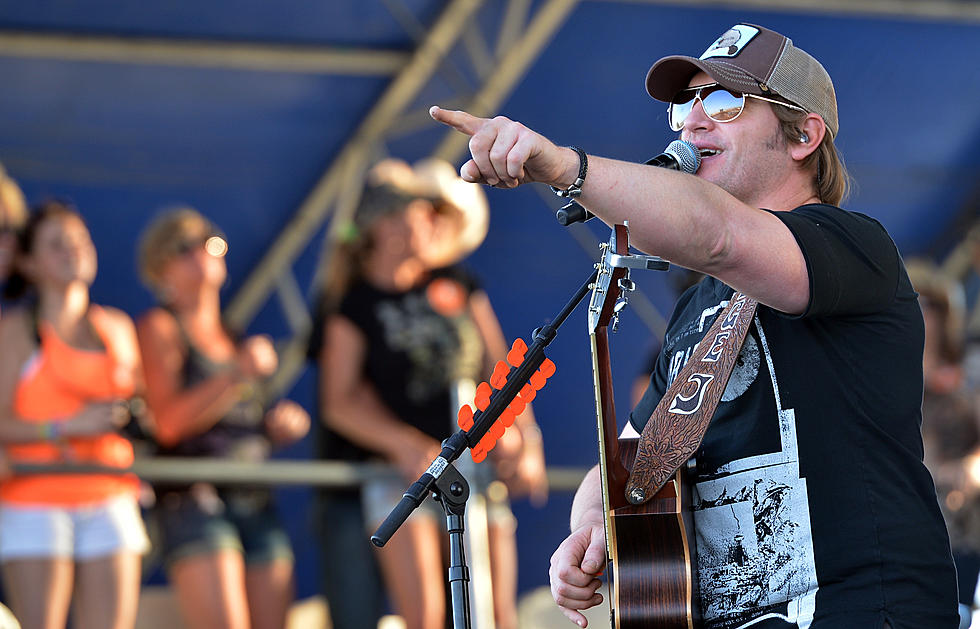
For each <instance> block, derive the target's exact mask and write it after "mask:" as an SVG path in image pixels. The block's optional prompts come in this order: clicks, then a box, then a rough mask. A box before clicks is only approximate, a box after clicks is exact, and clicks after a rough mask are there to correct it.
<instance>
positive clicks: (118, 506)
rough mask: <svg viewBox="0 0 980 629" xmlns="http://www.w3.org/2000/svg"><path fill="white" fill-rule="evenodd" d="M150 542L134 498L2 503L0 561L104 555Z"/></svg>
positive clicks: (139, 550) (147, 545) (138, 550)
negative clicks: (65, 504) (72, 503)
mask: <svg viewBox="0 0 980 629" xmlns="http://www.w3.org/2000/svg"><path fill="white" fill-rule="evenodd" d="M149 548H150V540H149V538H147V536H146V527H145V526H143V518H142V517H141V516H140V511H139V507H138V506H137V504H136V498H135V497H132V496H118V497H115V498H110V499H109V500H107V501H105V502H97V503H93V504H87V505H82V506H78V507H46V506H34V505H32V506H21V505H16V504H10V503H0V561H9V560H11V559H28V558H47V557H70V558H72V559H75V560H86V559H96V558H99V557H107V556H109V555H114V554H116V553H119V552H127V551H128V552H135V553H139V554H143V553H145V552H146V551H147V550H149Z"/></svg>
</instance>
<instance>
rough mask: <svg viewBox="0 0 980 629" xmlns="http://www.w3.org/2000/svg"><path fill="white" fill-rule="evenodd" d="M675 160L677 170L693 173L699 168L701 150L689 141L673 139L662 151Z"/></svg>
mask: <svg viewBox="0 0 980 629" xmlns="http://www.w3.org/2000/svg"><path fill="white" fill-rule="evenodd" d="M664 153H667V154H668V155H670V156H671V157H673V158H674V159H676V160H677V165H678V166H679V168H678V170H680V171H681V172H685V173H687V174H689V175H693V174H694V173H696V172H698V168H701V151H699V150H698V148H697V147H696V146H694V145H693V144H691V143H690V142H685V141H684V140H674V141H673V142H671V143H670V144H668V145H667V149H666V150H665V151H664Z"/></svg>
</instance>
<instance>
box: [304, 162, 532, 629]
mask: <svg viewBox="0 0 980 629" xmlns="http://www.w3.org/2000/svg"><path fill="white" fill-rule="evenodd" d="M487 215H488V211H487V201H486V198H485V196H484V194H483V192H482V190H481V189H480V188H479V187H478V186H475V185H473V184H468V183H466V182H464V181H462V180H461V179H460V178H459V177H458V176H457V175H456V172H455V170H454V169H453V167H452V166H451V165H449V164H448V163H446V162H442V161H437V160H425V161H422V162H419V163H417V164H416V165H415V166H414V167H410V166H409V165H408V164H406V163H404V162H401V161H398V160H385V161H383V162H381V163H379V164H378V165H377V166H375V167H374V168H373V169H372V170H371V172H370V173H369V176H368V180H367V183H366V186H365V188H364V191H363V195H362V197H361V199H360V203H359V204H358V206H357V209H356V211H355V213H354V217H353V219H352V220H351V221H350V222H349V223H347V224H345V225H342V226H340V229H339V233H340V242H339V244H338V245H337V247H336V248H335V250H334V252H333V255H332V256H331V258H330V260H329V267H328V279H327V282H326V286H325V290H324V303H325V304H326V308H325V312H326V315H325V317H324V319H323V321H322V332H323V342H322V344H321V345H320V347H319V348H318V357H319V363H320V367H321V376H320V389H321V402H320V408H321V412H322V416H323V420H324V423H325V425H326V427H327V428H328V429H329V431H330V436H331V438H330V439H329V440H328V442H327V444H326V445H325V449H326V454H328V455H332V456H334V457H342V458H348V459H366V458H374V459H381V460H383V461H387V462H389V463H391V464H392V465H394V466H396V467H397V468H398V470H399V471H400V472H401V473H402V479H401V480H399V481H397V482H391V481H376V482H374V481H372V482H368V483H366V484H365V485H364V487H363V489H362V500H363V507H364V526H365V527H366V528H367V529H368V530H371V531H373V530H374V528H375V527H376V526H377V525H378V524H380V522H381V520H383V519H384V517H385V516H386V515H387V513H388V511H389V510H390V509H391V508H392V507H393V506H394V504H395V503H396V502H397V501H398V499H399V498H400V496H401V493H402V492H403V491H404V489H405V487H407V485H408V483H410V482H411V481H414V480H416V479H417V478H418V477H419V476H420V475H421V473H422V472H423V471H424V470H425V469H426V467H427V466H428V464H429V463H430V462H431V461H432V460H433V459H434V458H435V457H436V456H437V455H438V453H439V443H440V441H441V440H442V439H443V438H445V437H447V436H449V434H450V433H451V431H452V429H453V424H454V421H455V415H456V408H457V404H458V401H459V396H456V395H455V392H456V391H457V389H458V386H457V385H458V383H460V382H465V381H470V382H473V381H479V380H481V379H483V378H484V377H485V376H486V375H487V374H488V367H489V366H492V365H493V363H494V362H495V361H496V360H497V359H498V358H501V357H503V355H504V354H505V353H506V350H507V348H506V345H505V342H504V337H503V333H502V331H501V329H500V324H499V323H498V321H497V318H496V316H495V315H494V312H493V310H492V308H491V307H490V302H489V300H488V299H487V296H486V294H485V293H484V292H483V291H482V290H480V289H479V288H478V287H477V285H476V284H475V282H474V280H473V278H472V277H471V276H470V275H469V274H467V273H465V272H464V271H463V270H462V269H460V268H459V267H458V266H455V264H456V263H457V262H458V261H459V260H460V259H462V258H463V257H464V256H466V255H467V254H469V253H470V252H472V251H473V250H474V249H476V247H477V246H479V244H480V243H481V242H482V241H483V238H484V237H485V235H486V232H487V220H488V219H487ZM454 396H455V401H454ZM463 401H465V400H463ZM515 426H516V427H518V429H517V430H511V431H508V434H507V435H505V437H504V438H503V439H502V443H500V444H499V445H498V447H497V448H496V449H495V450H494V451H493V452H492V453H491V458H492V459H494V461H493V462H494V467H495V469H496V473H497V476H498V477H499V478H500V480H502V481H503V482H504V483H506V487H507V488H509V489H510V490H511V491H514V492H518V493H531V494H532V496H534V497H543V495H544V493H545V492H546V491H547V487H546V481H545V475H544V458H543V454H542V447H541V440H540V432H539V431H538V429H537V425H536V424H535V423H534V419H533V416H532V414H531V413H530V411H529V410H528V411H525V413H524V414H523V415H522V416H521V417H519V418H518V420H517V422H516V423H515ZM480 467H481V468H483V469H491V468H489V467H488V466H480ZM494 487H496V488H503V485H501V484H499V483H498V484H496V485H495V486H494ZM504 491H506V490H504ZM433 506H435V507H436V508H435V509H432V507H433ZM488 519H489V534H490V544H491V551H490V552H491V560H490V564H491V567H492V571H493V583H494V601H493V603H494V615H495V622H496V626H497V627H501V628H508V627H515V626H516V602H515V601H516V546H515V536H514V531H515V522H514V519H513V515H512V514H511V513H510V510H509V508H508V507H507V506H506V503H505V502H502V503H501V504H498V505H497V506H494V505H493V502H492V501H491V506H490V509H489V518H488ZM443 521H444V514H443V513H442V511H441V509H440V508H439V507H438V506H436V505H435V503H434V502H432V501H426V503H423V507H420V508H419V509H418V510H416V512H415V514H414V515H413V516H412V517H411V518H410V519H409V520H408V521H407V522H406V523H405V525H404V526H403V527H402V529H401V530H400V531H399V533H398V534H396V535H395V536H394V537H393V538H392V539H391V541H390V542H389V543H388V545H387V546H386V547H385V548H384V549H383V550H381V551H380V552H379V553H378V555H377V556H378V559H379V561H380V566H381V571H382V573H383V574H384V577H385V581H386V583H387V585H388V591H389V594H390V595H391V597H392V599H393V602H394V605H395V607H396V609H397V611H398V612H399V613H400V614H401V615H402V616H403V617H404V618H405V621H406V623H407V626H408V627H409V629H430V628H437V627H438V628H440V629H441V627H443V625H444V622H445V617H446V603H445V594H444V583H443V581H444V568H443V560H442V559H441V558H440V557H441V552H440V548H441V544H440V536H441V535H442V533H441V531H440V522H443ZM362 539H364V540H365V541H366V534H365V532H364V531H362ZM331 602H334V601H331Z"/></svg>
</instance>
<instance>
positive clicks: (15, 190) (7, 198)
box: [0, 165, 27, 478]
mask: <svg viewBox="0 0 980 629" xmlns="http://www.w3.org/2000/svg"><path fill="white" fill-rule="evenodd" d="M25 221H27V204H26V202H25V201H24V193H23V192H21V191H20V186H18V185H17V182H16V181H14V180H13V179H11V178H10V177H8V176H7V171H5V170H4V168H3V166H2V165H0V291H2V287H3V286H4V285H5V284H6V283H7V276H8V275H9V274H10V270H11V269H12V268H13V262H14V252H15V251H16V248H17V232H19V231H20V229H21V228H22V227H23V226H24V222H25ZM0 301H2V298H0ZM9 473H10V468H9V467H8V464H7V457H6V452H5V451H4V449H3V448H2V447H0V478H5V477H6V476H7V475H9Z"/></svg>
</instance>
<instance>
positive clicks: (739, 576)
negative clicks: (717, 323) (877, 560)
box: [668, 303, 817, 629]
mask: <svg viewBox="0 0 980 629" xmlns="http://www.w3.org/2000/svg"><path fill="white" fill-rule="evenodd" d="M724 305H725V304H724V303H722V304H720V305H719V306H717V307H712V308H708V309H705V311H704V313H702V316H701V317H700V320H699V321H697V322H694V323H693V325H692V328H696V329H697V331H698V332H702V333H703V331H704V330H705V329H707V328H708V327H710V324H711V320H712V319H713V316H714V315H715V314H716V313H717V312H718V311H719V310H720V309H721V308H722V307H724ZM754 322H755V329H756V332H757V334H758V338H759V340H758V341H756V339H755V337H754V335H753V334H751V333H750V334H749V335H747V336H746V341H745V344H744V345H743V347H742V349H741V351H740V353H739V357H738V360H737V362H736V365H735V368H734V369H733V372H732V375H731V378H730V380H729V382H728V386H727V388H726V389H725V392H724V394H723V396H722V401H725V402H727V401H732V400H735V399H736V398H738V397H739V396H741V395H742V394H744V393H745V392H746V391H748V390H749V387H750V386H751V385H752V384H753V383H754V382H755V381H756V379H757V378H758V377H759V376H760V374H761V375H762V376H763V377H765V373H766V372H767V371H768V373H769V374H770V376H771V379H772V390H773V392H774V397H775V399H771V398H770V399H769V400H768V402H769V403H770V405H769V406H768V407H767V408H761V409H759V411H758V412H759V413H761V414H762V416H763V417H764V418H765V419H764V421H770V419H771V421H772V422H773V423H776V422H778V434H779V440H780V442H781V448H780V451H778V452H772V453H766V454H761V455H754V456H749V457H746V458H742V459H738V460H734V461H731V462H730V463H728V464H725V465H723V466H722V467H720V468H718V469H716V470H706V471H705V472H706V474H707V476H706V478H705V479H702V480H701V481H700V482H698V483H697V484H696V486H695V492H694V497H693V503H694V505H693V507H694V521H695V527H696V531H697V555H698V577H699V581H700V586H701V608H702V615H703V618H704V622H705V626H706V627H708V628H710V629H731V628H737V627H750V626H752V625H753V624H755V622H758V621H759V620H761V618H760V616H761V617H767V618H771V617H779V618H782V619H783V620H785V621H786V622H787V623H790V624H791V625H792V624H795V625H796V626H797V627H799V629H806V628H807V627H809V626H810V623H811V622H812V619H813V613H814V604H815V598H816V590H817V575H816V567H815V564H814V558H813V538H812V535H811V530H810V511H809V503H808V500H807V486H806V479H803V478H800V471H799V456H798V449H797V436H796V416H795V413H794V410H793V409H783V408H782V405H781V403H780V400H779V387H778V382H777V377H776V373H775V371H774V368H773V363H772V356H771V354H770V352H769V347H768V345H767V344H766V340H765V333H764V330H763V329H762V326H761V323H760V321H759V317H758V316H756V317H755V320H754ZM695 349H696V346H694V347H692V348H690V349H687V350H683V351H677V352H675V354H674V356H672V357H671V361H670V364H669V374H668V377H669V380H668V386H669V384H670V382H672V381H673V380H674V378H676V376H677V373H678V372H679V371H680V369H681V368H682V367H683V365H684V363H686V362H687V360H688V359H689V358H690V355H691V354H693V352H694V350H695ZM763 361H765V363H766V364H765V367H763Z"/></svg>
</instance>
